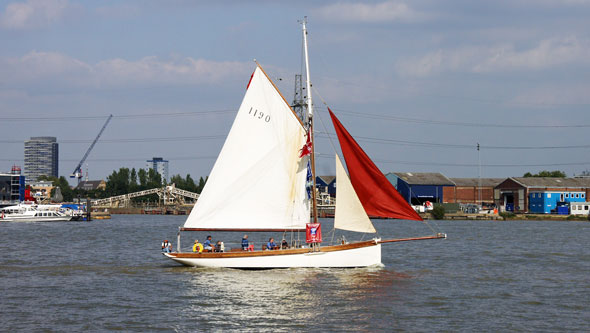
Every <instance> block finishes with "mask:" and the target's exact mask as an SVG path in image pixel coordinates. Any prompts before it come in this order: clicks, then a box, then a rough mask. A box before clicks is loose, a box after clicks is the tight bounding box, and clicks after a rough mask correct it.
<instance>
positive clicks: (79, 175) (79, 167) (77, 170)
mask: <svg viewBox="0 0 590 333" xmlns="http://www.w3.org/2000/svg"><path fill="white" fill-rule="evenodd" d="M111 118H113V115H112V114H111V115H109V117H108V118H107V121H106V122H105V123H104V125H102V128H101V129H100V132H98V135H97V136H96V138H95V139H94V141H92V144H91V145H90V147H88V150H87V151H86V154H84V157H82V160H80V163H78V165H77V166H76V168H75V169H74V172H72V174H71V175H70V178H74V177H76V178H78V182H80V178H82V164H84V161H86V158H87V157H88V155H90V151H91V150H92V148H94V145H95V144H96V142H97V141H98V139H99V138H100V136H101V135H102V132H104V129H105V128H106V127H107V125H108V124H109V121H111Z"/></svg>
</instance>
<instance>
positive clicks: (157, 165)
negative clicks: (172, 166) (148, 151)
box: [146, 157, 168, 185]
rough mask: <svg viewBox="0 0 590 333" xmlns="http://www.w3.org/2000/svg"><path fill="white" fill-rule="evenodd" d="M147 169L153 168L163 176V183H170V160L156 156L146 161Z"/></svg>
mask: <svg viewBox="0 0 590 333" xmlns="http://www.w3.org/2000/svg"><path fill="white" fill-rule="evenodd" d="M146 162H147V165H146V168H147V169H153V170H154V171H156V172H157V173H159V174H160V176H162V184H164V185H165V184H167V183H168V161H166V160H164V159H163V158H161V157H154V158H152V159H151V160H148V161H146Z"/></svg>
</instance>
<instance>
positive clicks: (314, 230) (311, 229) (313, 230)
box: [305, 223, 322, 243]
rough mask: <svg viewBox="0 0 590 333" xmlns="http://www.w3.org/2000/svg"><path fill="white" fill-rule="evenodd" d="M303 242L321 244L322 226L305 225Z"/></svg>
mask: <svg viewBox="0 0 590 333" xmlns="http://www.w3.org/2000/svg"><path fill="white" fill-rule="evenodd" d="M305 242H306V243H321V242H322V225H321V224H319V223H307V224H306V225H305Z"/></svg>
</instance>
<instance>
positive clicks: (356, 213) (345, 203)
mask: <svg viewBox="0 0 590 333" xmlns="http://www.w3.org/2000/svg"><path fill="white" fill-rule="evenodd" d="M336 198H338V200H336V209H335V213H334V228H336V229H341V230H349V231H356V232H367V233H375V232H377V231H376V230H375V227H373V223H371V220H369V217H368V216H367V213H366V212H365V209H364V208H363V205H362V204H361V201H360V200H359V198H358V196H357V194H356V192H355V191H354V188H353V187H352V183H351V182H350V179H349V178H348V175H347V174H346V171H345V170H344V166H343V165H342V162H341V161H340V158H339V157H338V155H336Z"/></svg>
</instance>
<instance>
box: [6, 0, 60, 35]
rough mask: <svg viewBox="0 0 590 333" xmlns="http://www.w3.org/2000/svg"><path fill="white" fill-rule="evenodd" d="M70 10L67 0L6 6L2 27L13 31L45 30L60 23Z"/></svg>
mask: <svg viewBox="0 0 590 333" xmlns="http://www.w3.org/2000/svg"><path fill="white" fill-rule="evenodd" d="M68 8H70V4H69V3H68V1H67V0H27V1H26V2H13V3H9V4H8V5H6V9H5V10H4V12H3V13H1V14H0V27H3V28H6V29H13V30H26V29H35V28H43V27H46V26H49V25H51V24H53V23H55V22H58V21H59V20H61V19H62V17H63V16H64V15H65V13H66V11H67V10H68Z"/></svg>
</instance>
